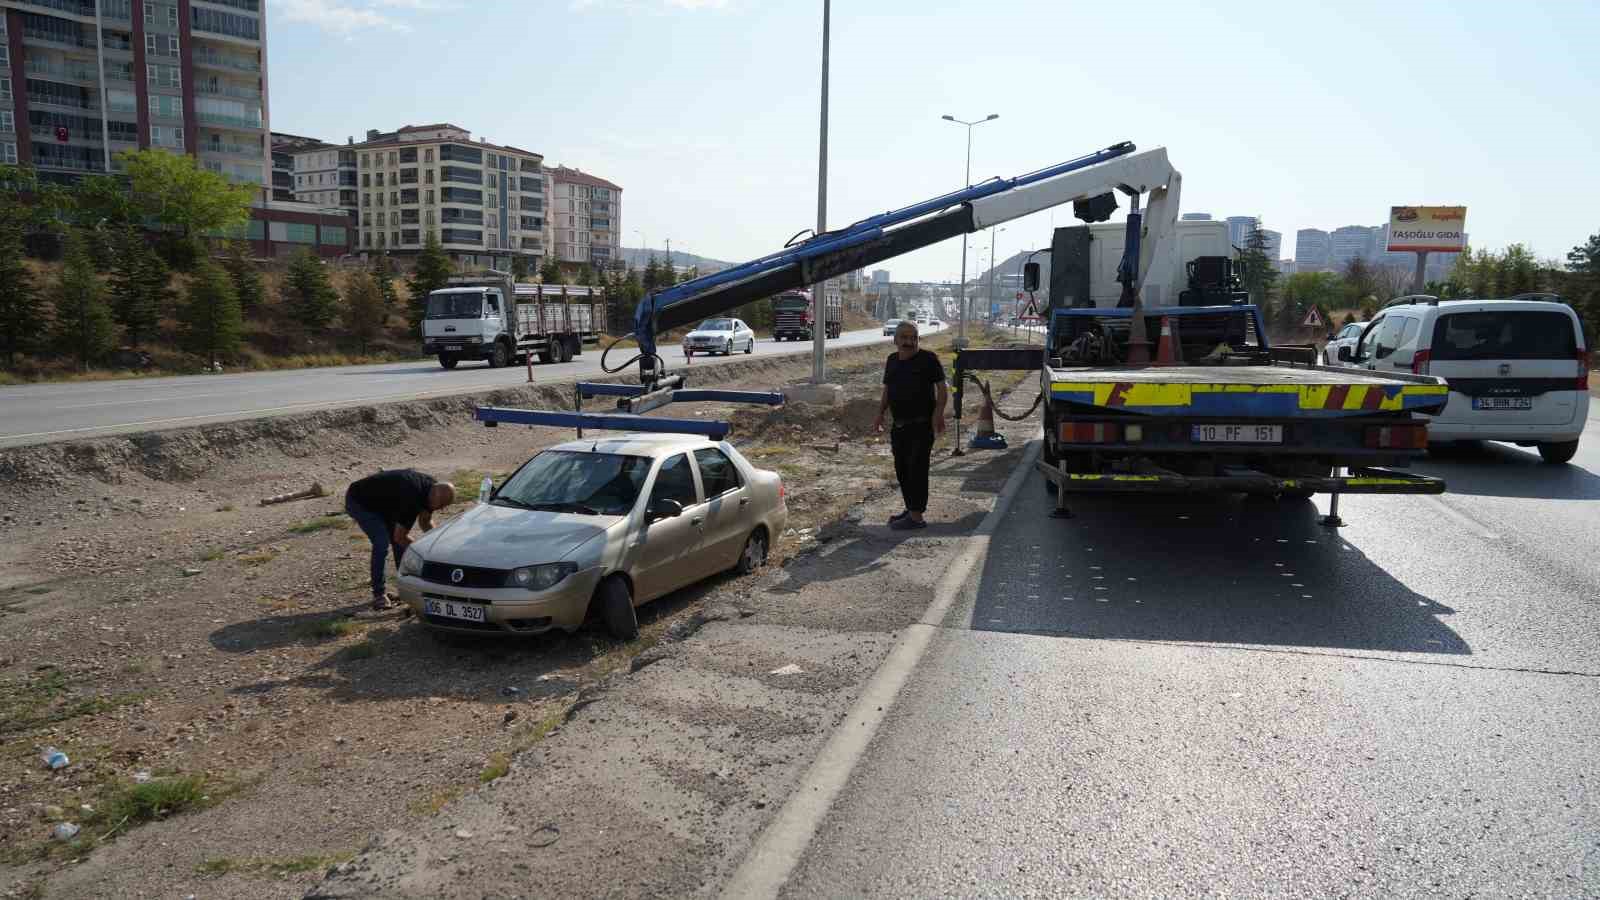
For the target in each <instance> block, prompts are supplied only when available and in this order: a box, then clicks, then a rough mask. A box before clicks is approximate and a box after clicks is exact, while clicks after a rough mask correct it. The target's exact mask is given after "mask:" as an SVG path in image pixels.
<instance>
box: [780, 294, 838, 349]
mask: <svg viewBox="0 0 1600 900" xmlns="http://www.w3.org/2000/svg"><path fill="white" fill-rule="evenodd" d="M824 288H825V285H817V286H816V290H809V291H807V290H793V291H784V292H783V293H781V294H777V295H775V296H774V297H773V298H772V337H773V339H774V340H779V341H809V340H811V336H812V334H813V331H814V328H813V326H814V325H815V323H816V307H815V306H814V305H813V304H814V302H815V301H814V298H815V297H816V295H817V292H818V291H822V294H823V297H824V298H825V300H824V302H825V303H826V304H827V310H828V320H827V326H826V339H827V340H832V339H834V338H836V337H838V336H839V335H841V334H843V333H844V297H843V295H842V294H840V293H839V292H838V291H837V290H831V291H830V290H824Z"/></svg>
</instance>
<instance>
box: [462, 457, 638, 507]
mask: <svg viewBox="0 0 1600 900" xmlns="http://www.w3.org/2000/svg"><path fill="white" fill-rule="evenodd" d="M649 472H650V460H649V458H648V457H643V456H622V455H620V454H616V453H582V452H579V451H575V450H546V451H545V452H543V453H540V454H539V455H538V456H535V457H534V458H533V459H530V460H528V462H527V464H526V465H524V466H523V467H522V468H521V469H518V470H517V473H516V474H515V475H512V476H511V478H510V479H509V480H508V481H506V483H505V484H504V485H502V486H501V488H500V490H499V491H497V492H496V493H495V495H494V501H493V502H494V505H496V506H511V507H516V508H518V509H535V510H545V511H548V512H573V513H580V514H583V515H599V516H622V515H627V514H628V512H629V511H630V510H632V509H633V504H634V502H635V501H636V500H638V499H639V490H640V489H641V488H642V487H643V486H644V479H645V475H647V474H648V473H649Z"/></svg>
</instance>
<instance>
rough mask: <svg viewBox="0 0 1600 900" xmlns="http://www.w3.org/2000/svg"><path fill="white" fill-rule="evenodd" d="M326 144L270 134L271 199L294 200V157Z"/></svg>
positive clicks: (286, 135)
mask: <svg viewBox="0 0 1600 900" xmlns="http://www.w3.org/2000/svg"><path fill="white" fill-rule="evenodd" d="M325 143H326V142H325V141H322V140H320V139H318V138H314V137H306V136H305V135H300V134H285V133H283V132H281V131H274V132H272V199H274V200H279V201H288V202H293V200H294V155H295V154H296V153H298V152H300V151H301V150H305V149H308V148H310V147H321V146H324V144H325Z"/></svg>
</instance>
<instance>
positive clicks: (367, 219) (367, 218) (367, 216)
mask: <svg viewBox="0 0 1600 900" xmlns="http://www.w3.org/2000/svg"><path fill="white" fill-rule="evenodd" d="M361 224H362V225H365V226H366V227H368V228H371V227H372V213H362V214H361Z"/></svg>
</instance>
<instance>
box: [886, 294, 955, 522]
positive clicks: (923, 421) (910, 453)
mask: <svg viewBox="0 0 1600 900" xmlns="http://www.w3.org/2000/svg"><path fill="white" fill-rule="evenodd" d="M894 346H895V352H894V353H891V354H890V355H889V359H888V360H887V361H885V362H884V364H883V396H882V397H881V398H880V399H879V401H878V418H877V419H876V420H875V421H874V422H873V423H872V427H873V428H874V429H875V430H877V431H882V430H883V414H884V412H885V411H888V412H892V413H893V414H894V427H893V428H892V429H891V430H890V432H889V447H890V449H892V450H893V451H894V474H895V477H896V478H898V479H899V480H900V494H901V496H902V497H904V498H905V501H906V509H905V512H902V513H900V514H899V515H897V516H894V517H893V518H891V519H889V527H890V528H893V529H896V530H898V531H909V530H911V529H914V528H926V527H928V523H926V522H924V521H923V520H922V514H923V513H924V512H926V511H927V509H928V464H929V461H930V459H931V457H932V456H933V440H934V437H935V436H936V435H940V434H944V407H945V402H946V400H947V399H948V394H947V392H946V390H945V386H944V367H943V366H941V365H939V357H937V356H934V355H933V353H932V352H930V351H928V350H920V349H918V348H917V326H916V325H915V324H914V323H911V322H901V323H900V325H899V326H898V327H897V328H895V330H894Z"/></svg>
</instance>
